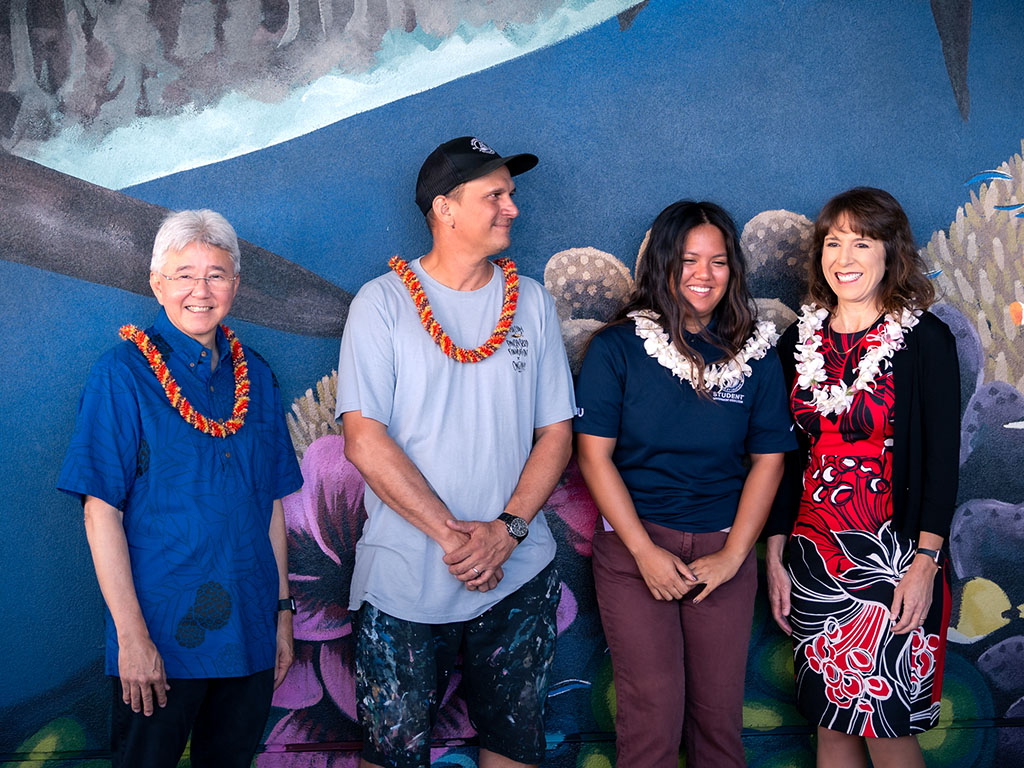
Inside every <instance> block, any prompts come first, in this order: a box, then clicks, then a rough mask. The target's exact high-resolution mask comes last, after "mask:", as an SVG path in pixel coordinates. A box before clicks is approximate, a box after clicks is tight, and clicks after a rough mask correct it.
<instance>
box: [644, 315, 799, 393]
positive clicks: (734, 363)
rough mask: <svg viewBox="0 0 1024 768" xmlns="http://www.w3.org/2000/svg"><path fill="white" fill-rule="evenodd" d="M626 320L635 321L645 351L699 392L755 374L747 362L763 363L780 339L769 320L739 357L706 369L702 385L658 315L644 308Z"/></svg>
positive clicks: (719, 387)
mask: <svg viewBox="0 0 1024 768" xmlns="http://www.w3.org/2000/svg"><path fill="white" fill-rule="evenodd" d="M627 317H631V318H632V319H633V323H634V324H635V325H636V335H637V336H639V337H640V338H641V339H643V340H644V351H646V352H647V354H648V355H650V356H651V357H653V358H654V359H655V360H657V361H658V364H659V365H661V366H663V367H665V368H667V369H668V370H670V371H671V372H672V373H673V374H675V375H676V376H677V377H678V378H679V379H680V380H681V381H686V382H689V384H690V386H691V387H693V388H694V390H696V391H698V392H699V391H700V389H701V388H702V387H703V388H704V389H707V390H711V389H726V388H728V387H734V386H736V384H738V383H739V382H740V381H742V380H743V378H744V377H746V376H749V375H750V374H751V373H752V370H751V368H750V366H749V365H748V364H747V363H748V361H749V360H760V359H761V358H762V357H764V356H765V354H766V353H767V352H768V350H769V349H771V347H773V346H775V342H776V341H778V340H779V334H777V333H776V332H775V323H773V322H770V321H767V320H765V321H763V322H760V323H758V324H757V325H755V326H754V332H753V333H752V334H751V336H750V338H749V339H747V341H746V343H744V345H743V348H742V349H741V350H740V351H739V354H737V355H736V356H735V357H733V358H732V359H730V360H727V361H725V362H721V363H714V364H712V365H709V366H706V367H705V368H704V377H703V381H702V383H701V384H700V385H699V384H697V383H696V382H695V381H694V379H693V377H694V369H695V368H696V366H694V364H693V363H692V362H691V361H690V360H689V358H687V357H686V355H684V354H683V353H682V352H680V351H679V349H678V348H677V347H676V346H675V344H673V343H672V342H671V340H670V339H669V337H668V334H667V333H665V329H664V328H662V327H661V325H660V324H659V323H658V320H659V318H660V317H661V316H660V315H659V314H658V313H657V312H655V311H654V310H651V309H641V310H638V311H636V312H630V313H629V314H628V315H627Z"/></svg>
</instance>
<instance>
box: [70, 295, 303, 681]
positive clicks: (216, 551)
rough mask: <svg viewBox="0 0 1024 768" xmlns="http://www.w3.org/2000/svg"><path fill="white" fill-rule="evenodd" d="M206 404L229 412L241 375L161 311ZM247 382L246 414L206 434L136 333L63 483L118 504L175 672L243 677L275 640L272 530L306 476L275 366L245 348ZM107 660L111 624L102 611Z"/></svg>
mask: <svg viewBox="0 0 1024 768" xmlns="http://www.w3.org/2000/svg"><path fill="white" fill-rule="evenodd" d="M147 333H148V334H149V337H150V339H151V340H152V341H153V343H154V344H155V345H156V347H157V349H159V350H160V352H161V354H163V356H164V359H165V360H166V361H167V366H168V368H169V369H170V371H171V374H172V375H173V376H174V378H175V379H176V380H177V382H178V384H179V385H180V386H181V388H182V391H183V393H184V395H185V397H186V398H188V400H189V402H190V403H192V405H193V406H194V407H195V408H197V409H198V410H199V412H200V413H202V414H204V415H207V416H212V417H213V418H216V419H226V418H228V417H230V415H231V410H232V407H233V405H234V388H235V385H234V373H233V371H232V366H231V354H230V351H229V348H228V343H227V339H225V337H224V334H223V332H222V331H221V330H220V329H219V328H218V329H217V348H218V350H219V352H220V362H219V364H218V365H217V369H216V370H213V371H211V369H210V353H209V351H208V350H206V349H205V348H204V347H203V345H202V344H200V343H199V342H198V341H196V340H194V339H192V338H191V337H189V336H187V335H186V334H184V333H182V332H181V331H179V330H178V329H177V328H175V327H174V326H173V325H172V324H171V322H170V320H169V319H168V318H167V315H166V314H165V313H164V312H163V310H161V312H160V316H159V317H158V318H157V320H156V322H155V323H154V324H153V326H152V327H151V328H149V329H148V330H147ZM245 359H246V362H247V363H248V368H249V379H250V381H251V389H250V402H249V412H248V415H247V416H246V418H245V424H244V426H243V427H242V428H241V429H240V430H239V431H238V432H236V433H235V434H234V435H232V436H231V437H227V438H216V437H210V436H209V435H206V434H204V433H202V432H200V431H199V430H197V429H195V428H194V427H192V426H191V425H190V424H188V423H187V422H186V421H185V420H184V419H183V418H182V417H181V415H180V414H179V413H178V411H177V410H176V409H175V408H172V407H171V404H170V402H169V401H168V400H167V396H166V395H165V394H164V391H163V388H162V387H161V386H160V382H159V381H158V380H157V378H156V375H155V374H154V373H153V372H152V370H151V369H150V367H149V364H148V363H147V362H146V359H145V358H144V357H143V355H142V353H141V352H139V349H138V347H136V346H135V344H134V343H132V342H128V341H126V342H123V343H122V344H120V345H118V346H116V347H114V348H113V349H112V350H110V351H109V352H107V353H106V354H105V355H103V357H101V358H100V359H99V361H98V362H97V363H96V364H95V365H94V366H93V369H92V371H91V373H90V374H89V379H88V381H86V384H85V388H84V389H83V391H82V397H81V400H80V402H79V406H78V418H77V422H76V425H75V432H74V435H73V436H72V438H71V444H70V446H69V447H68V452H67V455H66V457H65V459H64V465H63V467H62V468H61V473H60V478H59V479H58V481H57V487H58V488H60V489H61V490H62V491H66V492H68V493H71V494H75V495H86V494H88V495H90V496H96V497H97V498H99V499H102V500H103V501H105V502H107V503H108V504H110V505H111V506H113V507H117V508H118V509H120V510H122V511H123V512H124V530H125V536H126V538H127V540H128V550H129V557H130V559H131V566H132V578H133V580H134V582H135V591H136V593H137V595H138V598H139V604H140V606H141V608H142V614H143V616H144V617H145V620H146V626H147V628H148V630H149V634H150V636H151V637H152V639H153V642H154V643H155V645H156V647H157V650H159V651H160V654H161V656H163V660H164V667H165V669H166V672H167V676H168V677H170V678H175V677H177V678H208V677H238V676H243V675H250V674H253V673H255V672H259V671H262V670H266V669H270V668H271V667H273V666H274V664H275V655H276V645H277V600H278V587H279V584H278V573H277V565H276V561H275V560H274V553H273V549H272V548H271V544H270V538H269V529H270V517H271V513H272V511H273V502H274V500H275V499H279V498H282V497H284V496H287V495H288V494H290V493H292V492H293V491H296V490H298V489H299V488H300V487H301V486H302V476H301V474H300V473H299V466H298V462H297V461H296V458H295V451H294V449H293V448H292V442H291V438H290V436H289V434H288V428H287V426H286V424H285V420H284V411H283V408H282V405H281V394H280V391H279V389H278V386H277V382H276V380H275V379H274V375H273V373H272V372H271V370H270V367H269V366H268V365H267V364H266V363H265V362H264V361H263V360H262V359H261V358H260V357H258V356H257V355H256V354H255V353H254V352H253V351H252V350H250V349H248V348H247V347H246V348H245ZM106 672H107V674H109V675H116V674H117V673H118V669H117V634H116V630H115V627H114V622H113V621H112V620H111V617H110V612H109V611H107V652H106Z"/></svg>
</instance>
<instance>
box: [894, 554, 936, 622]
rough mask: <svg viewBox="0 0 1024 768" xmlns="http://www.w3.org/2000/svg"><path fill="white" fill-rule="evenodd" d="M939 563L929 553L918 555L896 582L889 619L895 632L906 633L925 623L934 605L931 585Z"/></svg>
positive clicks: (932, 585) (933, 582)
mask: <svg viewBox="0 0 1024 768" xmlns="http://www.w3.org/2000/svg"><path fill="white" fill-rule="evenodd" d="M938 569H939V566H938V565H936V564H935V561H934V560H932V559H931V558H930V557H927V556H926V555H918V556H917V557H915V558H914V562H912V563H911V564H910V568H908V569H907V572H906V573H905V574H904V575H903V578H902V579H900V583H899V584H897V585H896V591H895V593H894V594H893V599H892V612H891V614H890V617H889V618H890V619H891V620H892V622H893V623H894V624H895V625H896V626H894V627H893V628H892V633H893V634H894V635H905V634H907V633H908V632H912V631H913V630H915V629H917V628H918V627H920V626H921V625H922V624H924V620H925V617H926V616H927V615H928V609H929V608H931V606H932V589H933V588H934V586H935V572H936V571H937V570H938Z"/></svg>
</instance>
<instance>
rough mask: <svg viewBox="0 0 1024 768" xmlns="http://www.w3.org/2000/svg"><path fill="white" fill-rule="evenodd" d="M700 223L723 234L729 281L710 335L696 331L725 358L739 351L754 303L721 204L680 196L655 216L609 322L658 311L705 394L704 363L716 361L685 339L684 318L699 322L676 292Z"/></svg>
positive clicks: (740, 254)
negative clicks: (630, 283)
mask: <svg viewBox="0 0 1024 768" xmlns="http://www.w3.org/2000/svg"><path fill="white" fill-rule="evenodd" d="M702 224H710V225H712V226H713V227H715V228H717V229H718V230H719V231H720V232H721V233H722V238H723V239H724V240H725V253H726V259H727V261H728V264H729V283H728V285H727V287H726V290H725V295H724V296H723V297H722V300H721V301H720V302H718V306H716V307H715V309H714V312H713V314H712V318H713V321H714V323H715V329H714V333H710V332H709V331H708V329H707V328H706V327H703V328H702V329H701V331H700V334H699V335H700V336H701V338H703V339H704V340H705V341H708V342H709V343H711V344H713V345H714V346H716V347H718V348H719V349H721V350H722V353H723V357H725V358H731V357H734V356H735V355H736V354H737V353H738V352H739V351H740V349H741V348H742V347H743V345H744V343H745V342H746V341H747V339H748V338H749V337H750V334H751V333H752V332H753V329H754V320H755V311H754V303H753V300H752V299H751V297H750V291H749V290H748V289H747V263H746V259H744V258H743V251H742V250H741V249H740V238H739V235H738V234H737V232H736V225H735V224H734V223H733V220H732V219H731V218H730V217H729V214H728V213H726V212H725V210H724V209H723V208H722V207H721V206H718V205H715V204H714V203H709V202H699V203H698V202H694V201H692V200H681V201H679V202H678V203H673V204H672V205H670V206H669V207H668V208H666V209H665V210H663V211H662V212H661V213H659V214H658V217H657V218H656V219H655V220H654V223H653V224H652V225H651V234H650V238H649V239H648V241H647V247H646V249H644V252H643V254H642V258H641V259H640V263H639V265H638V266H637V270H636V283H635V285H634V288H633V292H632V293H631V294H630V296H629V299H628V300H627V302H626V305H625V306H624V307H622V309H620V310H619V311H618V312H617V313H616V315H615V316H614V317H613V318H612V320H611V321H610V322H609V323H608V325H616V324H618V323H622V322H624V321H625V320H626V315H627V314H629V313H630V312H633V311H635V310H640V309H653V310H654V311H655V312H657V313H658V314H659V315H661V322H662V325H663V327H664V328H665V330H666V331H667V332H668V334H669V336H670V337H671V339H672V343H673V344H674V345H675V347H676V349H678V350H679V352H680V353H682V354H683V355H684V356H685V357H686V358H687V359H688V360H689V361H690V362H691V363H692V364H693V366H694V367H695V368H696V369H697V372H698V375H697V379H696V381H695V382H694V383H695V384H696V385H697V387H696V388H697V391H698V392H702V393H705V392H706V387H704V384H703V381H704V368H705V365H706V364H707V363H712V362H715V361H714V360H708V361H705V360H704V358H703V357H702V356H701V355H700V354H698V353H697V352H696V350H694V349H693V348H692V347H691V346H690V345H689V344H687V343H686V337H685V335H684V331H685V329H686V323H687V321H688V320H689V321H691V322H692V323H696V324H697V325H702V323H701V321H700V319H699V318H698V316H697V312H696V311H695V310H694V308H693V305H692V304H690V302H689V301H688V300H687V298H686V297H685V296H684V295H683V294H682V292H681V291H680V290H679V282H680V279H681V277H682V272H683V253H684V251H685V246H686V238H687V236H688V235H689V234H690V232H691V231H692V230H694V229H695V228H697V227H699V226H701V225H702Z"/></svg>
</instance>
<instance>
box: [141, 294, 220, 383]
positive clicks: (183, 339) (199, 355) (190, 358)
mask: <svg viewBox="0 0 1024 768" xmlns="http://www.w3.org/2000/svg"><path fill="white" fill-rule="evenodd" d="M153 331H154V332H156V333H158V334H160V336H161V338H163V340H164V341H166V342H167V344H168V345H169V346H170V347H171V349H172V350H174V353H175V354H176V355H178V356H179V357H181V358H182V359H184V360H185V362H187V363H199V364H200V365H202V364H204V363H205V364H206V366H207V368H209V361H210V353H209V350H207V349H206V347H204V346H203V345H202V344H200V343H199V342H198V341H196V340H195V339H193V338H192V337H191V336H189V335H188V334H186V333H182V332H181V331H180V330H178V329H177V328H176V327H175V326H174V323H172V322H171V319H170V318H169V317H167V311H166V310H165V309H164V308H163V307H160V314H159V315H157V318H156V320H155V321H154V323H153ZM204 352H206V354H205V355H204V354H203V353H204ZM217 353H218V356H219V357H220V359H221V360H226V359H228V358H229V357H230V355H229V350H228V340H227V338H225V336H224V331H223V330H221V328H220V326H217ZM218 367H219V366H218Z"/></svg>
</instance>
